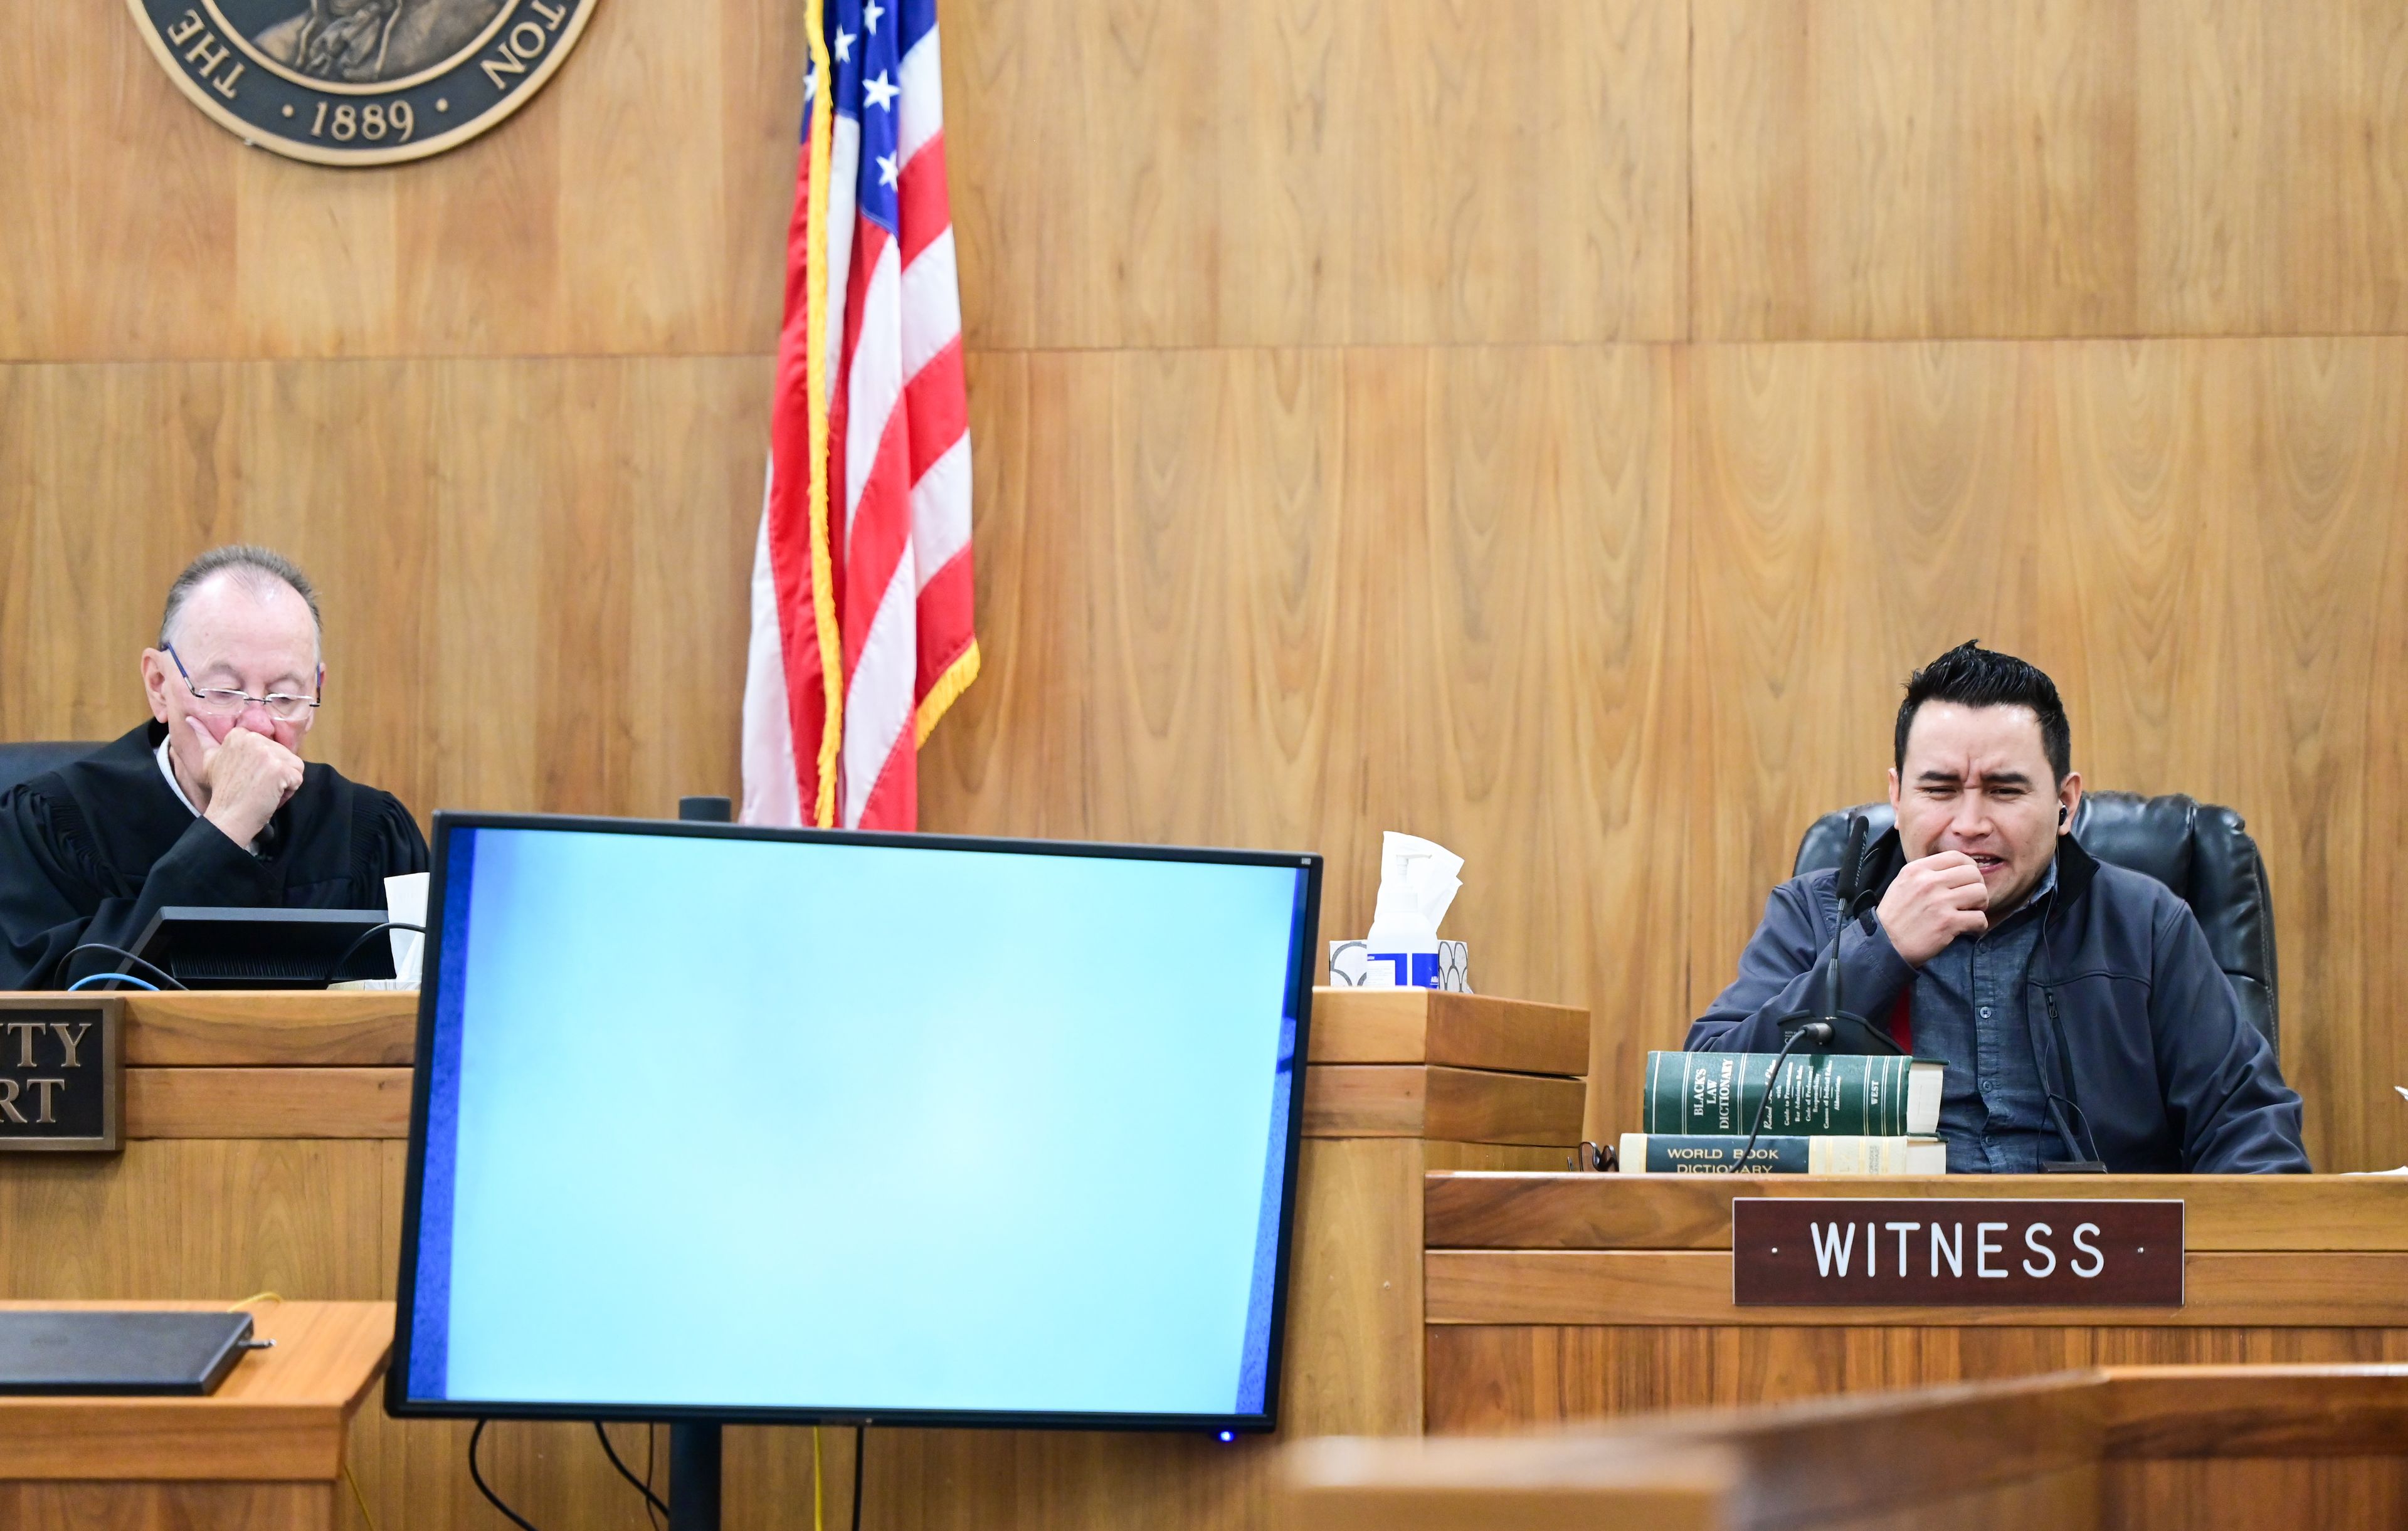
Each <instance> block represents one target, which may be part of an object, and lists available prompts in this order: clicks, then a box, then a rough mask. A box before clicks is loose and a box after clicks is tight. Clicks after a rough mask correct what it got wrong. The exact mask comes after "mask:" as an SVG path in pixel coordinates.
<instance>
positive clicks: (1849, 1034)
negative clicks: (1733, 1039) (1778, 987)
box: [1767, 813, 1906, 1089]
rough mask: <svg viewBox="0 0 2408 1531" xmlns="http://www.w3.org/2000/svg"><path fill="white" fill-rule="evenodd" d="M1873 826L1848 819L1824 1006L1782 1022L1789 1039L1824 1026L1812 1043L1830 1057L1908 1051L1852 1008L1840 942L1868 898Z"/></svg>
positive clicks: (1859, 817) (1825, 961)
mask: <svg viewBox="0 0 2408 1531" xmlns="http://www.w3.org/2000/svg"><path fill="white" fill-rule="evenodd" d="M1871 827H1872V826H1871V824H1869V823H1867V822H1866V820H1865V816H1864V815H1863V814H1861V813H1852V814H1850V815H1848V843H1847V851H1846V852H1845V854H1843V855H1842V857H1841V858H1840V880H1839V886H1838V888H1837V890H1836V892H1837V894H1838V897H1839V904H1840V918H1839V928H1838V929H1836V930H1834V931H1832V932H1831V944H1830V945H1829V946H1828V947H1827V948H1825V949H1824V952H1823V957H1822V961H1823V983H1822V990H1823V1003H1822V1006H1821V1007H1820V1009H1801V1010H1793V1011H1791V1012H1790V1013H1789V1014H1787V1015H1785V1016H1783V1017H1782V1018H1781V1033H1782V1036H1783V1037H1785V1038H1786V1037H1795V1036H1796V1035H1798V1034H1799V1032H1800V1031H1801V1030H1802V1029H1803V1028H1805V1027H1806V1026H1807V1025H1808V1024H1809V1023H1813V1024H1814V1025H1817V1026H1819V1027H1820V1028H1821V1029H1820V1030H1819V1031H1818V1032H1816V1033H1814V1034H1813V1036H1811V1037H1809V1038H1808V1040H1810V1041H1812V1042H1813V1043H1815V1044H1816V1045H1818V1046H1820V1047H1821V1048H1823V1049H1824V1050H1825V1051H1827V1052H1905V1051H1906V1050H1905V1049H1904V1048H1902V1047H1899V1045H1898V1043H1897V1042H1895V1041H1893V1040H1892V1039H1891V1038H1890V1035H1889V1033H1888V1032H1886V1031H1885V1030H1883V1029H1882V1028H1881V1027H1879V1026H1877V1025H1874V1024H1873V1023H1871V1022H1870V1021H1868V1020H1866V1019H1865V1018H1864V1017H1863V1016H1861V1015H1857V1014H1856V1013H1855V1012H1854V1011H1852V1010H1850V1009H1848V1008H1847V1004H1846V990H1845V986H1844V981H1843V977H1842V972H1841V969H1840V943H1841V941H1842V940H1843V939H1845V938H1846V937H1847V934H1848V927H1849V926H1850V925H1852V924H1854V923H1856V901H1857V900H1858V899H1860V898H1862V897H1863V896H1864V894H1865V891H1866V890H1865V837H1866V835H1867V833H1868V832H1869V831H1870V830H1871ZM1784 1051H1786V1049H1785V1050H1784ZM1767 1088H1768V1089H1770V1086H1769V1085H1768V1086H1767Z"/></svg>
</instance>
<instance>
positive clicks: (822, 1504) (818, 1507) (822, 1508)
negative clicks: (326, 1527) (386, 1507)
mask: <svg viewBox="0 0 2408 1531" xmlns="http://www.w3.org/2000/svg"><path fill="white" fill-rule="evenodd" d="M369 1531H376V1528H375V1527H373V1526H371V1527H369ZM811 1531H827V1495H824V1494H822V1493H821V1492H820V1427H819V1426H818V1425H816V1424H814V1425H812V1426H811Z"/></svg>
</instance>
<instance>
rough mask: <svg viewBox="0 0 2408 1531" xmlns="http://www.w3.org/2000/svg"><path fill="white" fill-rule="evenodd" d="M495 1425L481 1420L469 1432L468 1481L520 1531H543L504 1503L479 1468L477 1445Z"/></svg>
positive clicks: (489, 1421)
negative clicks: (489, 1427)
mask: <svg viewBox="0 0 2408 1531" xmlns="http://www.w3.org/2000/svg"><path fill="white" fill-rule="evenodd" d="M493 1423H494V1422H493V1421H491V1420H479V1421H478V1422H477V1427H476V1428H475V1429H474V1430H471V1431H469V1432H468V1481H470V1482H472V1483H474V1484H476V1485H477V1492H478V1493H480V1494H481V1495H484V1496H485V1502H486V1503H487V1504H489V1505H492V1506H493V1507H494V1508H495V1510H500V1511H501V1512H502V1513H503V1514H504V1515H506V1516H508V1517H509V1522H510V1524H512V1525H515V1526H517V1527H518V1528H519V1531H543V1528H542V1527H541V1526H539V1525H538V1524H535V1522H533V1521H531V1520H528V1519H527V1518H526V1517H525V1516H523V1515H522V1514H520V1513H519V1512H518V1511H517V1510H512V1509H511V1508H510V1507H509V1506H508V1505H506V1504H504V1503H502V1496H501V1495H498V1494H495V1492H494V1489H493V1485H492V1484H490V1483H488V1482H486V1481H485V1475H484V1473H483V1472H482V1471H480V1469H479V1468H478V1467H477V1443H478V1442H479V1441H480V1440H482V1439H484V1438H485V1426H487V1425H489V1424H493Z"/></svg>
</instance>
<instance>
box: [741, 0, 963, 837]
mask: <svg viewBox="0 0 2408 1531" xmlns="http://www.w3.org/2000/svg"><path fill="white" fill-rule="evenodd" d="M824 5H825V12H824V15H822V14H821V10H822V6H821V4H820V3H817V0H814V3H812V4H811V5H810V10H811V12H812V26H811V31H812V32H813V34H814V36H813V37H812V39H811V44H812V46H811V54H812V67H811V74H810V80H809V82H808V83H807V86H806V105H805V109H804V126H803V153H802V155H801V165H800V170H799V173H798V177H797V184H796V193H795V211H794V217H793V219H792V222H791V223H790V225H789V228H788V232H787V241H786V248H787V260H786V317H785V324H784V328H783V331H782V333H781V336H780V337H779V345H778V380H777V393H776V396H775V398H774V399H773V401H772V406H771V411H770V428H769V436H770V450H769V480H768V486H767V491H766V493H765V494H764V504H763V507H762V512H761V536H760V540H759V542H758V544H757V545H756V547H755V550H754V555H753V643H752V651H751V653H750V656H749V659H748V663H747V666H746V674H745V683H744V811H743V819H744V822H745V823H771V824H798V823H811V824H820V825H831V824H833V825H841V826H842V827H845V828H848V829H910V828H914V827H916V825H917V823H918V820H919V795H920V794H919V771H918V762H917V754H918V750H919V746H920V743H921V741H923V740H924V739H925V738H926V737H927V736H928V731H929V730H930V729H931V728H934V727H935V726H936V723H937V720H938V719H939V717H941V716H943V714H944V711H945V708H947V707H949V706H950V705H951V704H952V702H953V698H954V697H955V696H957V695H959V694H961V692H962V689H963V688H964V687H966V686H968V684H969V683H970V681H971V680H973V679H975V678H976V677H977V675H978V663H979V656H978V643H977V639H976V637H974V636H973V634H972V632H971V628H970V438H969V422H968V406H967V400H966V397H965V393H964V388H963V379H962V319H961V294H960V289H959V286H958V284H957V282H956V280H955V278H954V271H953V214H952V211H951V208H950V207H949V206H948V203H947V199H946V195H945V120H944V96H943V88H942V82H941V79H940V78H939V77H940V74H941V70H940V67H939V58H938V53H937V6H936V0H893V3H892V4H891V5H890V4H882V3H880V0H824ZM823 84H825V85H826V87H827V88H826V89H824V90H823V89H822V88H821V87H822V86H823ZM829 108H833V109H832V110H830V109H829ZM814 186H819V187H824V188H825V194H824V196H814V195H813V188H814ZM813 315H818V316H820V318H819V322H818V323H816V324H814V322H813V317H812V316H813Z"/></svg>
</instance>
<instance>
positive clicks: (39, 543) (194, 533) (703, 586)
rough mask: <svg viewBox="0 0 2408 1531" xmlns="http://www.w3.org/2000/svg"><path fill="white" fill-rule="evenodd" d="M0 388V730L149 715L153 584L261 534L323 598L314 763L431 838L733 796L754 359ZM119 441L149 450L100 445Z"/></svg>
mask: <svg viewBox="0 0 2408 1531" xmlns="http://www.w3.org/2000/svg"><path fill="white" fill-rule="evenodd" d="M10 377H11V382H12V386H11V387H10V388H9V389H8V390H7V393H5V394H0V408H6V409H7V411H8V414H9V417H10V418H9V419H8V420H7V422H6V423H7V425H8V426H9V427H10V429H9V432H8V435H7V445H5V446H0V453H5V454H6V457H5V460H7V461H8V462H10V463H11V464H13V465H21V466H20V470H19V471H20V473H21V474H22V478H21V479H20V480H19V481H21V482H25V483H29V484H30V485H31V492H30V495H29V496H28V497H29V498H30V499H31V501H32V505H31V507H30V509H29V511H28V513H27V514H26V515H25V516H24V518H23V519H22V521H19V522H14V523H13V524H12V526H11V531H12V533H13V534H14V536H15V537H18V538H20V539H21V545H24V544H29V545H30V548H31V551H32V555H33V561H32V563H31V564H30V565H18V566H19V567H22V568H23V569H24V570H25V572H24V573H23V574H22V576H20V577H19V578H18V579H13V580H11V581H9V582H8V583H9V589H10V594H8V596H7V598H6V599H7V604H6V607H5V609H0V640H13V639H18V638H19V635H22V640H21V641H22V645H23V646H22V648H19V647H15V646H14V643H12V646H11V650H10V651H11V653H12V654H18V655H22V656H23V658H22V662H20V663H18V664H16V665H13V666H12V674H11V677H10V683H9V684H8V685H7V687H5V688H0V717H5V719H6V723H7V733H8V734H9V735H10V736H11V737H21V738H22V737H103V738H106V737H115V736H116V735H118V734H119V733H122V732H123V731H124V730H125V729H126V728H128V727H131V726H132V725H133V724H134V723H136V722H138V721H140V720H141V719H142V717H143V716H144V715H145V711H144V706H143V703H142V699H141V693H140V685H139V678H138V674H137V672H136V656H137V655H138V654H139V652H140V651H141V649H142V647H143V646H144V645H146V644H148V643H150V642H151V641H153V637H154V635H155V627H154V626H153V624H154V623H155V622H157V620H158V603H159V601H160V599H161V597H162V596H163V595H164V594H165V590H166V586H167V582H168V580H169V579H172V578H173V576H174V574H175V571H176V570H177V568H178V567H179V566H180V565H181V564H182V563H183V561H184V560H185V559H187V558H189V557H190V556H191V555H192V554H193V553H194V552H196V551H199V550H201V549H202V548H205V547H207V546H209V545H210V544H212V543H214V542H220V541H227V540H234V539H238V538H249V539H255V540H261V541H265V542H268V543H270V544H272V545H275V546H277V547H279V548H280V549H281V550H283V551H287V552H290V553H291V554H292V555H293V556H294V558H295V559H296V560H298V561H299V562H300V563H301V565H302V566H303V567H304V568H306V569H308V570H309V571H310V572H311V574H312V576H313V578H314V579H316V580H317V582H318V584H319V587H320V592H321V595H322V601H323V603H324V606H325V609H326V619H327V654H328V680H327V686H328V690H327V697H328V700H327V705H326V707H325V708H324V709H323V710H322V712H321V713H320V715H319V722H318V723H317V725H316V726H315V727H314V728H313V730H312V734H311V739H310V752H311V753H312V755H313V756H315V757H316V758H321V759H325V760H327V761H329V762H331V763H332V764H334V765H336V766H337V768H338V769H341V770H344V771H345V772H347V773H349V774H351V775H353V776H355V777H358V778H360V779H362V780H367V781H370V782H372V783H374V784H375V785H378V786H380V787H383V788H385V789H387V790H389V791H392V792H394V793H397V794H400V795H401V797H402V800H403V801H404V802H405V803H407V804H409V806H410V808H412V809H413V810H415V811H416V812H417V813H418V814H419V815H420V816H421V817H422V819H423V818H424V817H425V816H427V815H428V814H430V813H431V812H432V811H433V809H434V808H437V807H457V808H466V807H483V808H519V809H528V808H544V809H554V810H561V811H582V812H604V813H612V812H634V813H644V814H652V815H656V816H665V815H667V814H668V813H670V812H671V811H672V810H673V808H674V799H675V797H676V795H677V794H678V793H679V792H681V791H719V792H733V791H734V790H735V789H736V780H737V775H738V772H737V767H736V734H737V719H738V708H739V704H740V689H739V688H740V677H741V675H742V673H743V653H744V643H745V637H746V635H747V632H748V626H747V624H748V622H749V620H750V617H749V608H748V606H747V604H746V602H745V601H744V600H743V599H742V598H740V595H731V594H729V593H731V592H738V593H740V592H742V591H744V590H745V589H746V588H747V583H748V581H749V578H750V571H751V564H752V551H753V536H754V532H755V529H756V527H757V524H758V518H759V513H760V502H759V494H760V481H761V479H760V475H761V464H762V461H763V458H762V455H761V454H762V453H763V452H764V451H766V446H765V443H766V441H767V386H768V365H767V362H766V361H765V360H763V359H759V358H753V357H741V356H738V357H705V358H691V359H688V358H674V357H671V358H659V359H618V358H603V359H595V360H590V361H538V360H526V361H508V360H504V361H474V362H410V361H367V362H300V363H258V364H250V365H241V366H236V367H223V366H218V365H208V364H165V365H157V366H144V365H100V366H82V365H73V366H64V367H47V366H46V367H35V368H24V369H15V370H12V371H11V373H10ZM124 440H139V441H149V442H152V443H156V444H157V445H156V450H153V451H139V452H136V451H122V450H109V449H102V448H98V447H96V446H95V445H94V444H95V443H98V442H119V441H124ZM36 570H48V571H55V572H52V573H38V574H37V573H36V572H35V571H36ZM20 676H22V683H21V681H20V680H19V677H20ZM723 678H725V679H724V680H723ZM725 680H733V681H735V682H736V683H725Z"/></svg>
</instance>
